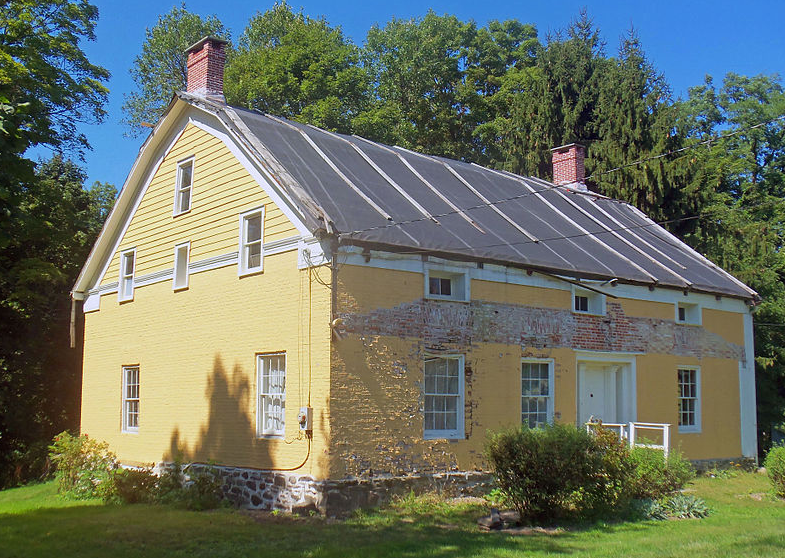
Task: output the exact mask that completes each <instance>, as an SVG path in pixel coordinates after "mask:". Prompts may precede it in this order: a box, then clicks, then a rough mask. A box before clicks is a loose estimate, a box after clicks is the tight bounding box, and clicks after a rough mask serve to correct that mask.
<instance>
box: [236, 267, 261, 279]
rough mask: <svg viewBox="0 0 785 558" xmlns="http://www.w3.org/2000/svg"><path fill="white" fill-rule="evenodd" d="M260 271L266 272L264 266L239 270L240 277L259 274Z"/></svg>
mask: <svg viewBox="0 0 785 558" xmlns="http://www.w3.org/2000/svg"><path fill="white" fill-rule="evenodd" d="M260 273H264V269H263V268H261V267H260V268H254V269H243V270H240V271H238V272H237V276H238V277H248V276H250V275H259V274H260Z"/></svg>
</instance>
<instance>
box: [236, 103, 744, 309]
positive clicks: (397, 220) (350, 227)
mask: <svg viewBox="0 0 785 558" xmlns="http://www.w3.org/2000/svg"><path fill="white" fill-rule="evenodd" d="M227 110H233V111H234V112H235V114H236V115H237V116H238V117H239V118H240V119H241V120H242V122H243V123H244V124H245V125H246V126H247V128H248V129H249V130H250V132H251V133H252V134H254V136H255V137H256V139H257V140H258V141H260V142H262V143H263V144H264V146H265V147H267V149H268V150H269V151H270V152H271V153H272V154H273V156H274V157H275V158H276V159H277V160H278V162H279V163H280V164H281V165H282V166H283V167H284V168H285V169H286V170H287V171H288V172H289V173H290V174H291V175H292V177H294V179H295V180H296V181H297V183H298V184H299V185H300V186H301V187H302V189H303V190H304V191H305V192H306V193H307V194H308V195H309V196H310V197H311V198H312V199H313V200H314V201H315V202H316V203H317V204H318V205H319V206H320V207H321V208H322V209H323V210H324V212H325V213H326V214H327V215H328V216H329V217H330V218H331V219H332V220H333V222H332V226H333V228H334V230H335V232H337V233H338V234H339V235H340V236H341V237H342V238H343V239H344V240H345V241H347V242H350V243H358V244H363V243H366V244H371V245H374V244H375V245H380V246H385V247H389V248H390V249H394V250H397V251H401V252H410V253H437V254H439V255H442V256H445V257H450V256H453V257H455V258H456V259H458V258H461V257H464V258H471V259H478V260H487V261H494V262H499V263H504V262H506V263H509V264H511V265H518V266H523V267H532V268H535V269H542V270H549V271H552V272H556V273H563V274H565V275H571V276H577V277H593V278H607V279H612V278H616V279H619V280H626V281H629V282H633V283H644V284H645V283H650V284H654V283H656V284H658V285H663V286H670V287H674V288H685V287H687V286H688V284H687V283H685V281H687V282H688V283H689V284H691V288H693V289H697V290H700V291H706V292H712V293H716V294H727V295H731V296H737V297H741V298H754V297H755V296H756V295H755V293H754V291H752V290H751V289H749V288H748V287H746V286H744V285H743V284H742V283H740V282H739V281H737V280H736V279H734V278H733V277H731V276H730V275H729V274H727V273H726V272H724V271H722V270H720V269H719V268H717V267H716V266H714V264H712V263H711V262H708V260H705V258H703V257H702V256H700V255H699V254H697V253H696V252H694V251H693V250H692V249H690V248H689V247H687V246H686V245H684V244H683V243H681V242H680V241H678V240H677V239H674V238H673V237H671V236H670V234H669V233H667V231H665V230H664V229H662V228H661V227H660V226H658V225H655V224H653V223H652V222H651V221H649V220H647V219H646V218H645V217H644V216H642V214H640V213H639V212H638V211H637V210H635V209H634V208H633V207H632V206H630V205H628V204H625V203H623V202H619V201H616V200H611V199H608V198H604V197H603V196H597V195H593V194H588V193H586V194H584V193H577V192H575V191H574V190H569V189H563V188H560V191H561V192H564V195H562V194H561V193H559V192H556V191H555V189H556V188H557V186H555V185H553V184H550V183H548V182H546V181H543V180H540V179H536V178H523V177H519V176H516V175H512V174H510V173H504V172H500V171H494V170H492V169H486V168H483V167H480V166H477V165H472V164H468V163H464V162H460V161H452V160H449V159H443V158H439V157H430V156H425V155H420V154H416V153H414V152H411V151H408V150H405V149H402V148H397V147H390V146H384V145H381V144H377V143H374V142H371V141H369V140H365V139H362V138H357V137H354V136H346V135H340V134H334V133H331V132H326V131H324V130H319V129H318V128H314V127H312V126H307V125H304V124H300V123H297V122H290V121H286V120H283V119H279V118H272V117H268V116H265V115H263V114H260V113H256V112H253V111H248V110H244V109H232V108H227ZM358 150H359V151H360V152H358ZM448 166H449V168H448ZM434 189H435V190H436V191H438V193H437V192H435V191H434ZM566 196H568V197H566ZM445 200H448V201H445ZM488 201H489V202H491V203H490V204H488V203H486V202H488ZM455 207H457V208H459V211H456V210H455V209H453V208H455ZM587 214H589V215H590V216H588V215H587ZM385 215H389V216H390V217H391V220H388V219H387V218H386V217H385ZM432 216H433V217H434V218H435V219H436V221H437V222H434V220H433V218H432ZM470 221H473V222H474V224H472V223H471V222H470ZM608 229H610V230H608Z"/></svg>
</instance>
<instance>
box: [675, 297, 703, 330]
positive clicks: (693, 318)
mask: <svg viewBox="0 0 785 558" xmlns="http://www.w3.org/2000/svg"><path fill="white" fill-rule="evenodd" d="M676 321H677V322H678V323H680V324H689V325H700V323H701V308H700V306H698V305H697V304H691V303H689V302H679V303H678V304H676Z"/></svg>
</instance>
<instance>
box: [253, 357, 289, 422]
mask: <svg viewBox="0 0 785 558" xmlns="http://www.w3.org/2000/svg"><path fill="white" fill-rule="evenodd" d="M256 374H257V379H256V390H257V394H258V397H257V399H258V403H257V405H258V407H257V421H256V434H257V435H258V436H283V435H284V412H285V410H286V355H285V354H283V353H280V354H274V355H257V357H256Z"/></svg>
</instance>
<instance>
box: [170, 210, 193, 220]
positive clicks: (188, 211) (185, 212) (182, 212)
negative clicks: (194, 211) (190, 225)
mask: <svg viewBox="0 0 785 558" xmlns="http://www.w3.org/2000/svg"><path fill="white" fill-rule="evenodd" d="M189 213H191V209H190V208H189V209H188V210H186V211H181V212H179V213H172V219H174V218H175V217H179V216H180V215H188V214H189Z"/></svg>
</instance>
